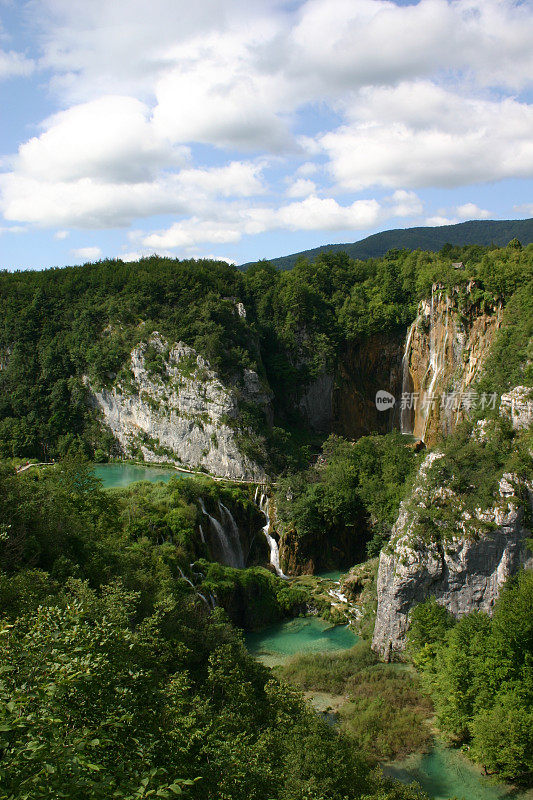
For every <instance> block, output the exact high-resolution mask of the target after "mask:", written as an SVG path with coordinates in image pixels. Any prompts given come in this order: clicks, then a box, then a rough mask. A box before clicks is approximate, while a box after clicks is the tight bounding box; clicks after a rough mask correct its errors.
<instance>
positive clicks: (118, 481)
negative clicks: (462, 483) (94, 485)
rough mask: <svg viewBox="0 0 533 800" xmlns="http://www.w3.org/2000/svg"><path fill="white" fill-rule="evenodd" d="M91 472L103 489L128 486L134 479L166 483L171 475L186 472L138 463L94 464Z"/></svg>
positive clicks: (179, 476) (176, 475)
mask: <svg viewBox="0 0 533 800" xmlns="http://www.w3.org/2000/svg"><path fill="white" fill-rule="evenodd" d="M93 474H94V475H95V477H96V478H99V479H100V480H101V481H102V484H103V486H104V489H113V488H116V487H124V486H129V485H130V483H135V482H136V481H150V482H151V483H155V482H157V481H163V482H164V483H166V482H167V481H169V480H170V479H171V478H172V477H173V476H174V477H175V478H183V477H185V476H186V474H187V473H185V472H178V470H176V469H171V468H169V467H144V466H142V465H139V464H95V465H94V467H93Z"/></svg>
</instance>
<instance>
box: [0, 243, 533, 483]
mask: <svg viewBox="0 0 533 800" xmlns="http://www.w3.org/2000/svg"><path fill="white" fill-rule="evenodd" d="M454 261H463V262H464V265H465V267H464V269H463V270H459V271H458V270H456V269H454V268H453V266H452V263H453V262H454ZM532 263H533V246H531V245H529V246H527V247H521V246H520V245H519V243H517V244H516V246H515V245H514V244H512V245H511V246H508V247H505V248H498V249H493V248H481V247H477V246H470V247H466V248H462V249H461V248H456V249H452V250H451V251H450V250H446V251H445V252H442V253H438V254H434V253H429V252H422V251H415V252H411V253H409V252H407V251H390V252H389V253H388V254H387V255H386V256H384V257H383V258H380V259H370V260H367V261H353V260H351V259H350V258H348V256H346V254H343V253H336V254H323V255H321V256H320V257H319V259H318V260H317V261H316V262H315V263H313V264H310V263H308V262H306V261H303V262H301V263H300V264H299V265H298V266H297V267H296V268H295V269H294V270H291V271H289V272H279V271H277V270H276V269H274V268H273V267H272V266H271V265H268V264H266V263H260V264H258V265H255V266H253V267H251V268H250V269H249V270H248V271H247V272H246V273H242V272H240V271H239V270H237V269H236V268H234V267H232V266H229V265H226V264H221V263H220V262H201V261H200V262H193V261H188V262H180V261H176V260H172V259H165V258H157V257H153V258H148V259H142V260H141V261H140V262H138V263H128V264H124V263H122V262H106V261H102V262H99V263H97V264H88V265H86V266H84V267H71V268H66V269H57V270H47V271H44V272H17V273H8V272H3V273H1V274H0V310H1V324H0V452H1V453H2V454H3V455H4V456H13V455H20V456H28V457H36V458H40V459H42V458H43V457H51V456H58V455H61V454H62V453H65V452H67V451H68V449H69V447H70V446H71V445H72V444H73V443H78V445H81V446H82V447H83V449H84V450H85V452H86V454H87V455H88V456H90V457H94V455H95V453H96V451H99V453H101V454H103V456H104V457H105V456H106V455H112V454H113V453H115V452H119V451H120V449H119V450H118V451H117V441H116V439H115V438H114V437H113V436H111V435H110V429H109V427H106V426H105V425H102V421H103V417H102V415H101V413H99V412H98V409H97V408H95V403H94V402H92V400H91V397H93V398H94V397H96V395H97V393H98V392H104V391H105V392H107V396H108V398H109V397H115V398H118V399H121V406H120V408H119V411H121V413H122V411H123V410H124V407H126V406H127V407H128V408H131V404H132V403H133V402H134V400H135V398H138V402H139V403H140V404H141V405H140V408H139V414H140V415H141V418H142V417H143V415H144V416H145V417H149V416H150V415H151V416H152V422H150V425H152V424H153V418H154V416H155V417H157V419H163V418H164V419H166V420H167V422H165V425H164V426H163V427H165V426H168V420H169V419H170V418H171V415H172V414H173V413H174V414H179V415H180V418H181V419H182V420H183V419H185V420H187V422H188V423H189V425H190V428H191V429H193V428H196V430H197V431H198V435H199V434H200V432H201V431H202V430H203V431H204V433H203V436H204V444H203V445H200V444H199V445H198V450H197V452H198V461H197V462H196V463H195V464H192V466H198V467H201V466H202V464H203V463H204V462H203V461H202V459H204V458H207V459H208V456H204V455H202V454H203V453H204V451H205V450H207V451H208V452H209V451H210V449H211V448H212V449H213V450H217V443H216V438H217V433H216V430H215V429H213V428H210V427H209V426H210V425H211V424H212V422H213V419H214V417H213V414H212V413H211V412H209V409H208V407H207V406H206V405H205V400H204V399H203V396H202V394H201V384H202V381H201V380H199V378H201V376H202V375H205V374H207V373H206V370H207V371H208V372H209V374H210V375H212V379H213V380H215V378H216V380H218V381H219V382H221V385H222V386H223V387H225V388H224V393H225V395H226V400H224V401H222V400H221V401H220V403H219V400H217V404H218V405H217V408H218V409H219V411H217V412H216V413H217V414H219V415H220V419H219V422H220V425H221V427H223V429H224V431H225V433H224V436H226V437H227V438H228V441H229V439H230V438H231V437H232V438H231V441H232V442H234V443H235V447H236V448H237V449H238V450H239V452H241V453H242V454H243V457H244V458H247V459H249V460H250V462H253V463H254V464H257V465H259V466H260V467H261V468H263V469H266V470H267V472H269V473H270V474H277V473H279V472H282V471H283V470H286V469H288V468H291V465H292V468H294V467H295V466H297V465H298V463H299V460H300V459H301V458H303V459H304V460H305V459H306V458H308V456H309V452H310V451H309V449H308V445H309V444H312V441H311V440H312V439H313V438H314V439H315V440H316V438H317V436H318V435H320V437H321V438H323V434H324V433H327V432H329V431H330V430H336V431H337V432H338V433H347V434H348V435H352V436H360V435H361V434H364V433H370V432H372V431H373V430H377V431H383V432H384V431H385V430H386V429H387V425H388V424H389V422H388V421H386V420H385V416H386V415H380V414H379V413H378V412H377V411H376V408H375V406H374V394H375V390H376V389H378V388H382V387H380V386H379V385H378V384H379V381H381V380H388V376H389V373H390V369H391V364H396V365H397V368H398V369H399V365H400V360H401V353H402V350H403V346H404V345H403V343H404V340H405V336H406V331H407V327H408V325H409V324H410V323H412V321H413V320H414V319H415V317H416V314H417V309H418V305H419V302H420V301H421V300H423V299H425V298H427V297H429V296H430V295H431V291H432V286H434V285H435V284H436V283H438V285H439V286H441V287H443V289H442V290H443V291H446V289H447V287H448V288H450V290H451V288H452V287H456V288H458V289H459V290H460V291H462V289H461V287H463V288H464V289H466V288H467V287H468V286H470V290H469V295H468V297H469V301H468V303H469V307H470V308H471V309H473V310H474V311H475V309H476V308H478V309H479V308H483V306H484V304H489V305H490V304H494V302H498V303H500V305H501V306H502V307H504V306H505V305H506V304H507V303H508V302H510V300H511V298H512V297H513V296H515V295H516V294H517V292H518V293H520V292H522V295H523V296H524V297H527V295H528V289H527V287H528V285H529V282H530V281H531V270H532ZM473 282H474V283H473ZM472 287H474V288H472ZM517 296H518V295H517ZM476 313H477V312H476ZM525 324H526V322H525V321H524V325H525ZM156 332H157V334H158V336H159V339H158V341H160V342H161V345H160V346H159V345H158V347H155V345H154V344H153V342H154V341H155V340H154V339H153V338H152V339H151V337H153V336H154V335H155V333H156ZM178 343H180V344H179V346H180V347H181V348H182V349H181V350H180V351H179V352H180V353H181V354H182V356H183V357H182V356H180V359H181V361H180V363H179V364H178V363H177V362H176V361H175V356H173V358H174V361H173V362H172V363H170V361H169V358H171V353H172V352H173V348H174V347H175V345H177V344H178ZM135 348H138V350H137V351H136V350H135ZM158 348H159V349H158ZM183 348H185V349H183ZM187 348H189V350H187ZM191 350H192V351H194V353H191ZM385 351H387V352H388V356H387V358H388V359H390V364H389V363H386V364H383V365H382V367H381V368H382V369H383V368H384V369H385V372H384V375H383V376H380V372H379V369H380V367H379V362H380V359H381V361H383V359H382V358H381V355H380V354H382V353H383V352H385ZM135 352H138V353H140V356H142V359H141V361H142V363H140V362H139V359H137V361H135V359H134V362H132V358H133V355H132V354H134V353H135ZM187 353H188V354H189V355H187ZM369 354H374V355H372V358H371V361H370V362H369V360H368V359H369ZM511 357H512V356H511ZM191 359H192V361H191ZM351 364H353V365H354V366H353V367H351V366H350V365H351ZM136 365H137V366H138V368H139V369H138V371H137V373H136V375H137V377H136V375H135V369H136ZM501 368H502V367H501V365H499V366H498V365H497V366H496V372H497V371H498V369H501ZM141 376H143V380H144V378H147V379H149V380H150V381H151V382H152V385H153V386H154V387H155V386H156V385H157V386H159V387H160V390H159V389H158V392H159V395H158V396H157V397H156V396H155V394H154V395H153V396H152V395H150V392H148V394H146V391H144V392H143V388H142V387H140V386H139V379H140V377H141ZM195 376H196V377H195ZM365 381H366V383H365ZM180 382H181V383H183V385H184V386H185V385H187V386H188V387H189V389H190V391H191V392H192V398H191V401H190V405H189V407H186V408H181V407H179V408H178V407H176V402H177V401H176V402H174V400H173V399H172V397H171V396H170V395H169V394H168V392H169V391H170V388H171V384H172V386H174V387H177V386H178V384H179V383H180ZM217 385H218V384H217ZM145 388H146V387H145ZM189 389H188V391H189ZM176 391H177V389H176ZM164 392H167V396H166V397H164V396H163V394H164ZM216 396H217V397H219V394H217V395H216ZM117 402H118V400H117ZM135 402H137V400H135ZM165 403H166V406H165ZM202 403H203V404H204V405H203V406H202ZM353 403H357V404H358V405H357V408H358V409H360V410H359V411H358V412H357V413H355V414H354V413H353V412H352V411H350V409H351V408H355V406H354V405H353ZM116 406H117V403H115V407H116ZM139 414H137V417H136V420H137V421H138V420H139ZM165 415H166V416H165ZM169 415H170V416H169ZM215 416H216V415H215ZM211 417H213V419H211ZM164 419H163V421H164ZM357 419H359V420H360V424H358V426H357V427H355V428H350V427H349V426H350V425H353V422H354V420H357ZM145 434H146V435H145V438H144V439H143V440H142V441H137V442H131V449H130V452H131V453H132V454H134V455H137V454H140V453H141V452H143V451H142V448H143V447H144V448H145V451H144V452H149V453H152V454H154V455H155V456H157V457H158V458H159V459H163V458H166V459H168V458H169V457H170V455H171V454H169V452H168V445H167V444H165V442H164V441H162V442H160V443H159V444H158V443H157V441H153V440H150V435H149V430H145ZM302 436H303V438H302ZM223 438H224V437H223ZM152 439H153V437H152ZM199 441H200V440H199ZM221 446H222V445H221ZM232 446H233V445H232ZM306 447H307V449H306ZM202 448H203V449H202ZM302 448H303V449H302ZM158 451H159V452H158ZM218 451H219V452H222V451H221V449H220V447H218ZM205 463H206V465H208V464H209V463H211V465H212V464H213V460H212V459H211V462H209V460H207V461H206V462H205ZM204 468H205V467H204ZM207 468H208V469H210V471H215V472H216V469H214V467H213V466H210V467H209V466H207ZM235 476H236V475H235V474H234V475H233V477H235Z"/></svg>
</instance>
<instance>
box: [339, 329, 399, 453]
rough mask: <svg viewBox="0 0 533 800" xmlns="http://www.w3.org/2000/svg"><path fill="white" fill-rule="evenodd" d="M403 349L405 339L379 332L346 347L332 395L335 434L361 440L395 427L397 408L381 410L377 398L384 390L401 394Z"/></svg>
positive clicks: (393, 393) (397, 395)
mask: <svg viewBox="0 0 533 800" xmlns="http://www.w3.org/2000/svg"><path fill="white" fill-rule="evenodd" d="M402 349H403V341H402V338H401V337H400V336H398V335H393V334H391V335H385V334H380V335H377V334H376V335H375V336H371V337H369V338H368V339H366V340H365V341H364V342H361V343H359V344H352V345H350V346H349V347H348V348H347V349H346V352H345V353H344V355H343V357H342V358H341V360H340V363H339V366H338V372H337V377H336V382H335V389H334V392H333V397H332V405H333V430H334V431H335V433H339V434H341V435H342V436H347V437H349V438H351V439H358V438H359V437H360V436H367V435H368V434H370V433H387V432H388V431H390V430H392V428H393V425H394V424H396V418H397V409H394V408H391V409H390V410H388V411H378V409H377V408H376V403H375V399H376V392H378V391H380V390H385V391H387V392H390V393H391V394H392V395H394V396H395V397H399V396H400V393H401V385H402V379H401V357H402Z"/></svg>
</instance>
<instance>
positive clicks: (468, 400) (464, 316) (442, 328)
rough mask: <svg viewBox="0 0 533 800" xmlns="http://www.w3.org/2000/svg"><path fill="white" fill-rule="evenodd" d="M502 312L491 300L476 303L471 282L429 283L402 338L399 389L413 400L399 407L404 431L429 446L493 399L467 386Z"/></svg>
mask: <svg viewBox="0 0 533 800" xmlns="http://www.w3.org/2000/svg"><path fill="white" fill-rule="evenodd" d="M501 316H502V308H501V305H500V304H499V303H497V302H496V301H495V302H494V303H493V304H492V305H487V303H486V300H483V305H481V301H478V300H477V296H476V285H475V283H474V282H473V281H471V282H470V284H469V285H468V286H467V288H466V291H465V290H459V289H457V290H453V291H452V292H449V293H447V292H446V291H445V290H444V288H443V287H442V286H440V285H438V284H435V285H434V286H433V288H432V292H431V298H430V300H429V301H422V302H421V303H420V306H419V309H418V315H417V318H416V320H415V322H414V323H413V325H412V326H411V328H410V329H409V331H408V333H407V337H406V342H407V347H406V350H405V352H404V358H403V361H402V372H403V375H402V389H401V391H402V395H403V396H404V397H405V396H410V397H412V398H413V402H412V405H411V403H409V406H408V407H405V408H404V409H403V411H401V412H400V424H401V429H402V431H403V432H404V433H412V434H413V435H414V436H415V437H416V438H417V439H422V440H423V441H424V442H425V443H426V444H428V445H432V444H434V443H435V442H436V441H438V439H439V438H440V436H441V435H444V436H447V435H449V434H450V433H452V431H453V429H454V428H455V426H456V425H457V423H458V422H459V421H460V420H461V419H463V418H464V416H465V414H466V413H467V412H468V410H469V408H470V407H471V406H472V405H473V404H475V403H478V402H481V403H485V404H487V405H488V404H489V403H491V402H493V401H492V400H491V398H488V397H485V398H478V397H476V396H475V395H474V393H473V392H472V390H471V387H472V384H473V383H474V381H475V380H476V379H477V378H478V377H479V376H480V374H481V371H482V369H483V366H484V363H485V359H486V357H487V355H488V352H489V349H490V346H491V344H492V342H493V339H494V335H495V333H496V331H497V330H498V328H499V327H500V324H501ZM404 405H405V401H404Z"/></svg>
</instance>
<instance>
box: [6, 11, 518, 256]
mask: <svg viewBox="0 0 533 800" xmlns="http://www.w3.org/2000/svg"><path fill="white" fill-rule="evenodd" d="M531 41H533V5H532V4H531V3H530V2H518V1H514V0H453V1H452V0H420V2H399V0H398V1H397V2H393V1H392V0H306V2H295V0H291V1H290V2H289V1H288V0H268V1H267V0H248V1H247V2H244V0H224V2H220V0H196V2H195V3H190V2H184V0H150V2H148V1H147V0H113V2H109V0H84V2H80V1H79V0H30V2H23V1H21V0H0V103H1V105H0V109H1V125H0V215H1V218H0V268H7V269H18V268H28V267H32V268H42V267H49V266H61V265H65V264H73V263H83V262H84V261H87V260H96V259H99V258H106V257H109V258H116V257H119V258H125V259H128V260H132V259H135V258H138V257H140V256H142V255H149V254H151V253H153V252H157V253H161V254H168V255H173V256H176V257H179V258H188V257H198V258H199V257H216V258H226V259H228V260H232V261H234V262H236V263H243V262H245V261H250V260H255V259H259V258H264V257H266V258H268V257H274V256H276V255H283V254H287V253H291V252H296V251H298V250H303V249H307V248H310V247H315V246H317V245H320V244H325V243H329V242H346V241H356V240H358V239H361V238H363V237H364V236H367V235H369V234H371V233H374V232H376V231H379V230H386V229H389V228H397V227H411V226H414V225H434V224H447V223H449V222H460V221H464V220H467V219H489V218H490V219H498V218H500V219H507V218H524V217H529V216H533V192H532V187H533V180H532V179H533V95H532V83H533V48H531Z"/></svg>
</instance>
